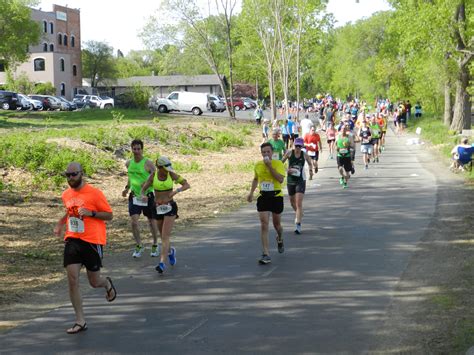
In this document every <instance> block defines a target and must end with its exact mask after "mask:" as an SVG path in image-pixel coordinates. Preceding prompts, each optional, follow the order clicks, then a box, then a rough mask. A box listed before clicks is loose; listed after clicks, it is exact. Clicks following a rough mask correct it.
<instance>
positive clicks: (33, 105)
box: [18, 94, 43, 111]
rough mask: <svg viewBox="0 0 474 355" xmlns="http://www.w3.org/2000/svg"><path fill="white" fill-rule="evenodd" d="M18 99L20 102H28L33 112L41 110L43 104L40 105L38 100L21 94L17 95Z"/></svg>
mask: <svg viewBox="0 0 474 355" xmlns="http://www.w3.org/2000/svg"><path fill="white" fill-rule="evenodd" d="M18 97H19V98H21V99H22V100H27V101H29V103H30V104H31V109H33V110H35V111H41V110H43V104H42V103H41V101H40V100H35V99H32V98H31V97H29V96H26V95H23V94H18Z"/></svg>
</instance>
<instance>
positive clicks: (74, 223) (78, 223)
mask: <svg viewBox="0 0 474 355" xmlns="http://www.w3.org/2000/svg"><path fill="white" fill-rule="evenodd" d="M68 230H69V231H70V232H74V233H84V221H83V220H82V219H80V218H77V217H69V218H68Z"/></svg>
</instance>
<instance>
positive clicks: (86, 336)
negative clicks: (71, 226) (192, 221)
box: [0, 134, 436, 354]
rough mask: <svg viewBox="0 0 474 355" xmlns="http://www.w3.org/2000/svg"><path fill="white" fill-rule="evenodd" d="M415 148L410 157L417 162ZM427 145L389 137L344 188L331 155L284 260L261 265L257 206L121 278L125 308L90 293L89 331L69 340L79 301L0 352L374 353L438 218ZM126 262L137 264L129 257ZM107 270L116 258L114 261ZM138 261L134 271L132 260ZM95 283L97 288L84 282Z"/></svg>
mask: <svg viewBox="0 0 474 355" xmlns="http://www.w3.org/2000/svg"><path fill="white" fill-rule="evenodd" d="M408 149H410V151H411V154H408ZM416 151H417V148H413V147H410V148H408V147H407V146H406V145H405V139H397V138H396V137H394V136H393V135H392V134H390V136H389V137H388V142H387V149H386V151H385V152H384V153H383V155H382V157H381V161H380V163H378V164H371V165H370V168H369V170H367V171H364V170H363V165H362V164H361V159H362V158H361V154H360V152H359V151H358V152H357V156H356V161H357V163H358V164H357V166H356V174H355V176H354V177H353V178H352V179H351V180H350V181H349V189H347V190H343V189H342V188H341V186H340V185H339V182H338V179H339V177H338V173H337V170H336V163H335V160H327V155H326V153H325V154H323V156H322V161H321V164H320V167H321V168H322V169H321V171H320V172H319V173H318V174H317V175H316V178H315V180H313V181H311V182H309V187H308V189H307V193H306V197H305V216H304V219H303V234H302V235H300V236H297V235H294V234H293V219H294V214H293V213H292V211H291V207H290V204H289V202H288V200H285V212H284V214H283V225H284V228H285V248H286V250H285V253H284V254H281V255H280V254H278V253H277V251H276V243H275V241H274V234H271V242H272V250H271V252H272V260H273V262H272V263H271V264H269V265H265V266H262V265H258V264H257V258H258V257H259V255H260V253H261V252H260V241H259V237H258V228H259V225H258V221H257V215H256V211H255V207H254V204H252V205H248V206H246V207H244V208H242V209H240V210H239V211H237V212H234V213H231V214H228V215H226V216H224V217H220V218H219V219H215V220H211V221H208V222H206V223H205V224H202V225H199V226H197V227H193V228H192V229H189V230H188V231H186V232H185V233H181V234H180V235H179V236H178V237H179V238H178V242H177V243H176V244H175V245H176V247H177V249H178V254H177V256H178V263H177V265H176V266H175V267H174V268H173V269H171V268H169V269H168V270H167V273H166V274H165V275H164V276H159V275H158V274H157V273H156V271H155V270H154V268H153V266H154V263H153V262H154V261H155V260H154V259H153V260H151V259H150V258H149V257H148V256H146V258H143V259H142V260H140V261H138V262H137V263H136V265H135V267H133V268H128V267H127V268H125V267H123V268H120V267H118V268H116V269H114V270H112V271H111V276H112V277H113V278H114V283H115V285H116V287H117V289H118V293H119V295H118V297H117V300H116V301H115V302H114V303H112V304H108V303H107V302H105V300H104V294H103V291H102V290H100V291H95V290H94V291H93V292H90V293H88V295H87V296H86V297H85V300H84V303H85V310H86V317H87V322H88V325H89V330H88V331H87V332H83V333H81V334H79V335H74V336H72V335H67V334H66V333H65V329H66V328H67V327H68V326H70V325H72V323H73V319H74V318H73V312H72V308H71V306H70V305H65V306H63V307H60V308H58V309H56V310H54V311H52V312H50V313H48V314H47V315H45V316H43V317H41V318H37V319H35V320H33V321H32V322H30V323H28V324H26V325H24V326H21V327H18V328H16V329H14V330H12V331H10V332H8V333H4V334H2V335H1V336H0V343H1V344H2V345H1V348H0V352H1V353H8V354H11V353H66V352H67V353H69V354H73V353H77V354H83V353H94V352H95V353H158V352H159V353H161V354H213V353H243V352H248V353H272V354H277V353H280V354H290V353H291V354H302V353H337V352H338V353H340V352H348V353H363V352H367V351H370V350H373V349H374V348H373V346H374V344H376V342H377V336H378V334H380V332H381V331H382V332H383V331H384V329H383V324H384V317H385V315H386V310H387V308H388V307H389V304H390V302H391V300H392V296H393V293H394V288H395V287H396V285H397V283H398V282H399V278H400V276H401V274H402V272H403V271H404V269H405V267H406V265H407V264H408V262H409V260H410V257H411V256H412V255H413V253H414V251H415V250H416V246H417V242H418V241H419V239H420V238H421V236H422V235H423V233H424V230H425V228H426V227H427V225H428V224H429V222H430V219H431V217H432V215H433V213H434V208H435V203H436V184H435V180H434V177H433V175H432V174H431V173H429V172H427V171H426V170H424V169H423V168H422V166H421V165H420V163H419V161H418V159H417V152H416ZM125 257H127V258H128V257H129V256H128V255H127V256H125ZM105 264H107V259H105ZM127 264H128V263H127ZM84 287H87V286H84Z"/></svg>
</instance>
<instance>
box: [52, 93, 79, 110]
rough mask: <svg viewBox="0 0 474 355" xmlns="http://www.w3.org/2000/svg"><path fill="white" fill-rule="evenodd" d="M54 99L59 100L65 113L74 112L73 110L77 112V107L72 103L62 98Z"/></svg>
mask: <svg viewBox="0 0 474 355" xmlns="http://www.w3.org/2000/svg"><path fill="white" fill-rule="evenodd" d="M56 98H57V99H58V100H60V101H61V102H62V103H63V104H64V107H65V108H66V110H67V111H74V110H77V105H76V103H75V102H73V101H68V100H66V99H65V98H64V97H62V96H56Z"/></svg>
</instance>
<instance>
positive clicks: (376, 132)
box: [369, 115, 382, 163]
mask: <svg viewBox="0 0 474 355" xmlns="http://www.w3.org/2000/svg"><path fill="white" fill-rule="evenodd" d="M369 128H370V131H371V132H372V144H373V146H374V163H375V162H377V163H378V162H379V153H380V152H379V149H380V137H381V135H382V127H380V126H379V124H378V122H377V118H376V117H375V115H372V117H371V118H370V123H369Z"/></svg>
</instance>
